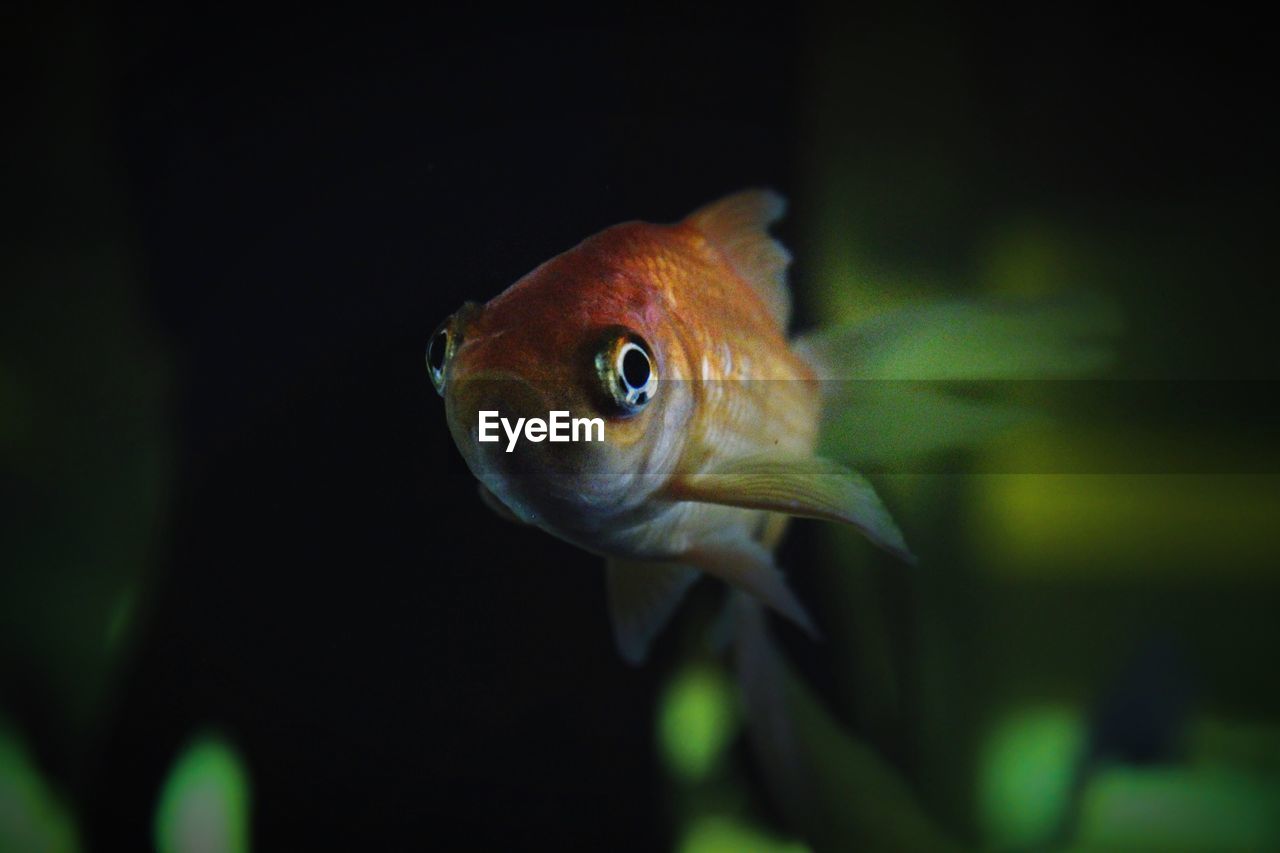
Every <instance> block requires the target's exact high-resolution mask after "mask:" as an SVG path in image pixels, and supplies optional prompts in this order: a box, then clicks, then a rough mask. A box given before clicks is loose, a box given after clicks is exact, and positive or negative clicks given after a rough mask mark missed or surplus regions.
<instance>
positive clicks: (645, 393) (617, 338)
mask: <svg viewBox="0 0 1280 853" xmlns="http://www.w3.org/2000/svg"><path fill="white" fill-rule="evenodd" d="M596 372H597V373H598V374H599V375H600V381H601V383H602V384H603V385H604V390H605V393H606V395H607V396H608V398H609V399H610V400H611V401H612V402H613V404H614V405H615V406H617V407H618V409H620V410H621V411H622V412H623V413H624V414H628V415H633V414H635V413H636V412H638V411H640V410H641V409H643V408H644V407H645V406H646V405H647V404H648V403H649V401H650V400H652V399H653V394H654V391H656V390H657V379H658V375H657V373H658V372H657V368H656V366H655V364H654V359H653V355H652V353H651V351H650V349H649V345H648V344H647V343H645V340H644V338H641V337H640V336H639V335H637V334H635V333H633V332H627V331H621V332H619V333H617V334H613V335H611V336H610V340H609V341H608V343H607V344H606V346H605V347H604V349H603V350H601V352H600V354H599V355H597V356H596Z"/></svg>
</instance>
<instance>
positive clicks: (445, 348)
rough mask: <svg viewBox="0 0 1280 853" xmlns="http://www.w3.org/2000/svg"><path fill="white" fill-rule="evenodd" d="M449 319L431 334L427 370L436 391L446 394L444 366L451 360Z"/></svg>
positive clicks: (442, 394)
mask: <svg viewBox="0 0 1280 853" xmlns="http://www.w3.org/2000/svg"><path fill="white" fill-rule="evenodd" d="M450 343H451V341H450V336H449V320H445V321H444V322H443V323H441V324H440V326H439V327H438V328H437V329H436V330H435V333H434V334H432V335H431V342H430V343H428V344H427V372H428V373H430V374H431V384H432V385H434V386H435V387H436V393H437V394H439V395H440V396H442V397H443V396H444V367H445V364H446V363H447V362H448V360H449V344H450Z"/></svg>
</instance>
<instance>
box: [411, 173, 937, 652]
mask: <svg viewBox="0 0 1280 853" xmlns="http://www.w3.org/2000/svg"><path fill="white" fill-rule="evenodd" d="M784 207H785V204H784V202H783V200H782V199H781V198H780V197H779V196H778V195H776V194H774V193H772V192H768V191H759V190H757V191H747V192H741V193H738V194H736V195H732V196H729V197H728V198H725V199H723V200H721V201H718V202H715V203H714V204H711V205H708V206H706V207H703V208H701V209H699V210H697V211H695V212H694V213H692V214H690V215H689V216H688V217H686V218H685V219H683V220H681V221H680V222H678V223H675V224H672V225H657V224H650V223H645V222H627V223H623V224H621V225H616V226H614V227H612V228H608V229H606V230H605V231H602V232H600V233H599V234H596V235H595V236H593V237H590V238H589V239H587V240H585V241H584V242H582V243H581V244H579V245H578V246H576V247H574V248H572V249H570V250H569V251H567V252H565V253H563V254H561V255H558V256H556V257H554V258H552V259H551V260H549V261H547V262H546V263H544V264H542V265H541V266H540V267H538V268H537V269H535V270H533V271H532V272H530V273H529V274H528V275H526V276H524V277H523V278H522V279H520V280H519V281H517V282H516V283H515V284H514V285H512V286H511V287H510V288H508V289H507V290H506V291H505V292H504V293H502V294H500V295H499V296H497V297H495V298H494V299H493V300H491V301H490V302H488V303H487V304H485V305H476V304H474V303H468V304H466V305H464V306H463V307H462V308H461V309H460V310H458V311H457V312H456V313H455V314H454V315H453V316H451V317H450V318H449V319H447V320H446V321H445V322H444V323H443V324H442V325H441V326H440V328H439V329H438V330H437V331H436V332H435V334H434V335H433V336H432V338H431V342H430V344H429V346H428V348H427V367H428V370H429V372H430V374H431V378H432V382H433V383H434V385H435V387H436V390H437V391H438V392H439V393H440V394H441V396H442V397H444V401H445V413H446V416H447V418H448V423H449V429H450V432H451V433H452V435H453V438H454V441H455V442H456V443H457V445H458V448H459V450H461V452H462V455H463V457H464V458H465V459H466V462H467V465H468V466H469V467H470V469H471V471H472V473H473V474H475V476H476V478H477V479H478V480H479V481H480V491H481V496H482V497H483V498H484V500H485V501H486V503H488V504H489V505H490V506H491V507H493V508H494V509H495V510H496V511H498V512H499V513H500V514H502V515H504V516H507V517H509V518H512V519H514V520H518V521H520V522H523V523H526V524H530V525H533V526H536V527H539V528H541V529H542V530H545V531H546V532H548V533H550V534H552V535H554V536H557V537H559V538H560V539H563V540H565V541H567V542H570V543H573V544H574V545H577V546H579V547H581V548H584V549H586V550H587V551H590V552H593V553H596V554H599V555H600V556H602V557H604V558H605V559H606V561H607V569H606V571H607V585H608V598H609V605H610V610H611V615H612V618H613V625H614V633H615V638H616V640H617V644H618V648H619V650H620V652H621V653H622V655H623V657H625V658H626V659H627V660H628V661H631V662H639V661H640V660H642V659H643V658H644V656H645V654H646V652H647V649H648V647H649V644H650V643H651V641H652V640H653V638H654V636H655V635H656V634H657V633H658V632H659V631H660V630H661V628H662V627H663V625H664V624H665V623H666V622H667V621H668V619H669V618H670V616H671V615H672V613H673V612H674V610H675V608H676V606H677V605H678V604H679V602H680V599H681V597H682V596H683V594H684V592H685V591H686V590H687V589H688V587H689V586H690V584H691V583H692V582H693V581H694V580H695V579H696V578H697V576H698V573H700V572H701V573H705V574H708V575H712V576H714V577H717V578H720V579H721V580H724V581H726V582H727V583H729V584H731V585H732V586H734V587H736V588H738V589H740V590H742V591H744V592H746V593H748V594H749V595H751V596H754V597H755V598H757V599H759V600H760V601H762V602H763V603H765V604H766V605H768V606H769V607H771V608H773V609H774V610H776V611H777V612H779V613H781V614H783V615H784V616H786V617H788V618H790V619H791V620H793V621H794V622H796V623H797V624H799V625H801V626H802V627H804V628H806V629H809V630H810V631H811V632H812V623H811V621H810V619H809V617H808V615H807V614H806V612H805V609H804V607H803V606H802V605H801V604H800V602H799V601H798V600H797V599H796V597H795V595H794V594H793V593H792V591H791V590H790V588H789V587H788V585H787V583H786V581H785V578H784V577H783V575H782V573H781V572H780V571H779V569H778V567H777V565H776V564H775V562H774V558H773V549H774V548H775V547H776V545H777V544H778V542H779V540H780V538H781V536H782V533H783V531H784V529H785V527H786V525H787V521H788V519H789V518H790V517H792V516H801V517H810V518H820V519H826V520H830V521H836V522H843V523H846V524H851V525H854V526H856V527H858V528H859V529H861V530H862V531H863V533H865V534H866V535H867V537H868V538H870V539H871V541H873V542H875V543H876V544H878V545H880V546H882V547H884V548H886V549H888V550H889V551H891V552H893V553H896V554H898V555H900V556H901V557H903V558H904V559H907V560H910V559H911V556H910V553H909V552H908V551H907V548H906V545H905V544H904V542H903V539H902V535H901V534H900V533H899V531H898V528H897V527H896V526H895V524H894V523H893V521H892V519H891V518H890V516H889V513H888V512H887V511H886V510H885V508H884V507H883V505H882V504H881V503H880V501H879V499H878V498H877V497H876V494H875V492H874V491H873V490H872V488H871V486H870V484H869V483H868V482H867V481H866V480H865V479H863V478H862V477H861V476H859V475H858V474H855V473H854V472H852V471H850V470H849V469H847V468H845V467H844V466H842V465H841V464H839V463H837V462H834V461H832V460H830V459H826V458H823V457H822V456H819V455H817V454H816V452H815V448H816V445H817V440H818V427H819V423H820V421H821V417H822V413H823V406H824V398H823V395H822V394H821V393H820V387H819V382H818V378H819V376H820V375H825V373H826V371H823V370H821V369H820V365H818V364H817V363H816V362H815V359H816V358H817V356H815V355H806V354H804V353H803V352H802V350H801V348H797V347H796V346H793V342H792V341H789V340H788V337H787V322H788V318H789V314H790V308H791V297H790V293H789V291H788V287H787V283H786V270H787V265H788V264H789V262H790V256H789V254H788V253H787V251H786V249H784V248H783V247H782V246H781V245H780V244H779V243H778V242H777V241H776V240H774V239H773V238H772V237H770V236H769V234H768V233H767V228H768V226H769V225H770V224H771V223H772V222H774V221H776V220H777V219H778V218H779V217H780V216H781V215H782V213H783V210H784ZM556 413H560V414H559V415H557V414H556ZM557 419H558V421H559V424H558V425H559V427H560V429H558V430H557V427H556V421H557ZM597 419H598V421H597ZM575 421H576V422H578V423H576V424H575V423H574V422H575ZM592 422H598V424H599V425H600V427H601V428H597V429H596V430H595V431H594V434H593V429H592V425H591V424H592ZM513 424H514V425H515V426H514V427H513V426H512V425H513ZM570 425H572V426H573V427H574V428H575V430H576V428H577V426H579V425H581V426H583V427H585V430H584V431H583V432H581V433H579V434H578V435H577V436H576V437H577V439H578V440H576V441H575V440H572V438H573V437H574V436H573V435H572V432H573V430H570V428H569V427H570ZM522 429H523V433H522V432H521V430H522ZM600 433H603V435H600ZM566 438H568V439H569V440H565V439H566ZM601 439H602V440H601Z"/></svg>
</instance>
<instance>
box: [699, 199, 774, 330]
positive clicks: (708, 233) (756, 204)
mask: <svg viewBox="0 0 1280 853" xmlns="http://www.w3.org/2000/svg"><path fill="white" fill-rule="evenodd" d="M786 209H787V202H786V200H785V199H783V197H782V196H780V195H778V194H777V193H775V192H773V191H772V190H743V191H742V192H739V193H734V194H733V195H731V196H726V197H725V198H722V199H720V200H719V201H715V202H712V203H711V204H708V205H707V206H706V207H700V208H698V209H697V210H695V211H694V212H693V213H691V214H689V215H688V217H686V218H685V222H687V223H688V224H690V225H692V226H693V227H694V228H697V229H698V231H700V232H701V233H702V235H703V236H704V237H706V238H707V239H708V240H709V241H710V242H711V243H712V244H713V245H714V246H715V247H716V248H717V249H719V250H720V252H721V253H722V254H723V255H724V257H725V259H726V260H727V261H728V262H729V265H730V266H731V267H733V270H734V272H736V273H737V274H738V275H740V276H742V278H743V279H745V280H746V282H747V283H748V284H750V285H751V287H752V288H753V289H754V290H755V291H756V293H758V294H759V295H760V298H761V299H763V300H764V304H765V305H767V306H768V307H769V311H770V313H772V314H773V316H774V317H775V318H776V319H777V321H778V325H780V326H781V327H782V328H783V329H784V330H785V329H786V327H787V321H788V320H789V319H790V317H791V291H790V289H789V288H788V287H787V265H788V264H790V263H791V253H790V252H788V251H787V250H786V249H784V248H783V247H782V244H781V243H779V242H778V241H777V240H775V239H773V238H772V237H770V236H769V234H768V231H767V230H766V229H768V227H769V225H770V223H773V222H776V221H777V220H779V219H781V218H782V214H783V213H784V212H786Z"/></svg>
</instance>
